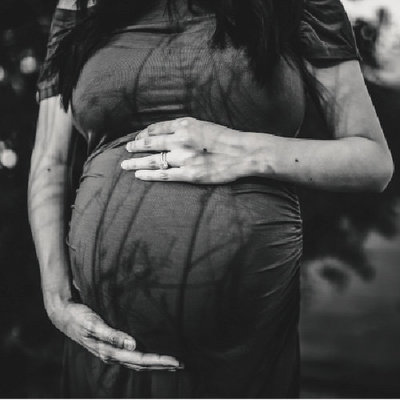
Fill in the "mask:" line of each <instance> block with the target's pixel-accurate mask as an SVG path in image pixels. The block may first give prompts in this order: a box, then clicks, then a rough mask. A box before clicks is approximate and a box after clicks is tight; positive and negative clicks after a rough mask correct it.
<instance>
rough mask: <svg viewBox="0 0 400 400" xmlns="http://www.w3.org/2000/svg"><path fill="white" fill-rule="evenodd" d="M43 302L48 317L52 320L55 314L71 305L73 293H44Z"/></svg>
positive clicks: (68, 291)
mask: <svg viewBox="0 0 400 400" xmlns="http://www.w3.org/2000/svg"><path fill="white" fill-rule="evenodd" d="M43 301H44V307H45V309H46V312H47V315H48V316H49V317H50V318H51V316H52V315H53V314H54V313H56V312H59V311H60V310H62V309H64V308H65V307H66V306H67V305H68V304H69V303H71V302H72V295H71V291H70V290H59V291H44V293H43Z"/></svg>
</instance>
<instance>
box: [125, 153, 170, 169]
mask: <svg viewBox="0 0 400 400" xmlns="http://www.w3.org/2000/svg"><path fill="white" fill-rule="evenodd" d="M162 161H163V160H162V155H161V153H159V154H154V155H152V156H147V157H140V158H131V159H129V160H125V161H122V163H121V168H122V169H124V170H127V171H129V170H136V169H150V170H152V169H160V168H161V165H162ZM168 162H169V160H168Z"/></svg>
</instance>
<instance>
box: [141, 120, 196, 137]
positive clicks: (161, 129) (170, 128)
mask: <svg viewBox="0 0 400 400" xmlns="http://www.w3.org/2000/svg"><path fill="white" fill-rule="evenodd" d="M193 121H195V119H194V118H191V117H183V118H177V119H174V120H170V121H162V122H156V123H155V124H152V125H149V126H148V127H147V133H148V135H149V136H157V135H170V134H172V133H174V132H175V131H176V130H178V129H179V128H182V127H187V126H188V125H189V124H190V123H191V122H193Z"/></svg>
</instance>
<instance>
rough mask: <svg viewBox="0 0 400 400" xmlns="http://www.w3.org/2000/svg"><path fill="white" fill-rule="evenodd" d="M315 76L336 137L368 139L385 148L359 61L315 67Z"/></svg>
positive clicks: (327, 116)
mask: <svg viewBox="0 0 400 400" xmlns="http://www.w3.org/2000/svg"><path fill="white" fill-rule="evenodd" d="M313 73H314V76H315V77H316V79H317V81H318V82H319V83H320V86H321V87H322V90H323V91H324V92H325V93H323V94H324V96H323V97H324V99H325V105H324V106H323V109H324V112H325V113H326V120H327V122H328V124H329V128H330V131H331V132H332V134H333V136H334V137H335V138H337V139H340V138H344V137H351V136H352V137H354V136H359V137H365V138H367V139H370V140H373V141H375V142H377V143H379V144H381V145H384V146H386V140H385V137H384V134H383V132H382V129H381V126H380V123H379V119H378V116H377V114H376V111H375V108H374V106H373V104H372V101H371V98H370V96H369V93H368V90H367V87H366V85H365V82H364V78H363V75H362V72H361V68H360V64H359V62H358V61H354V60H353V61H345V62H341V63H339V64H336V65H330V66H327V67H325V68H321V67H318V68H316V67H313Z"/></svg>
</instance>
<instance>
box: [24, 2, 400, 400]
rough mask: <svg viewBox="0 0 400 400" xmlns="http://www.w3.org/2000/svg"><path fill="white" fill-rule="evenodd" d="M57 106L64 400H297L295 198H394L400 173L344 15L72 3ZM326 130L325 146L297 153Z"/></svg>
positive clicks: (52, 301) (37, 215) (34, 193)
mask: <svg viewBox="0 0 400 400" xmlns="http://www.w3.org/2000/svg"><path fill="white" fill-rule="evenodd" d="M39 98H40V112H39V119H38V127H37V135H36V143H35V148H34V152H33V157H32V168H31V177H30V189H29V204H30V219H31V225H32V230H33V235H34V240H35V243H36V248H37V253H38V258H39V262H40V267H41V275H42V287H43V294H44V303H45V307H46V311H47V313H48V315H49V317H50V319H51V321H52V322H53V323H54V325H55V326H56V327H57V328H58V329H59V330H60V331H62V332H63V333H64V334H65V335H66V336H67V337H68V339H67V343H66V349H65V363H64V379H63V382H64V384H63V389H64V393H63V395H64V396H71V397H141V398H143V397H296V396H297V395H298V380H299V348H298V331H297V324H298V318H299V300H300V298H299V259H300V256H301V252H302V225H301V224H302V222H301V216H300V211H299V204H298V200H297V197H296V192H295V190H294V187H293V185H294V184H301V185H306V186H309V187H315V188H323V189H327V190H339V191H362V190H367V191H382V190H383V189H384V188H385V186H386V185H387V183H388V181H389V180H390V178H391V175H392V169H393V167H392V160H391V156H390V152H389V150H388V147H387V144H386V141H385V139H384V136H383V133H382V131H381V128H380V125H379V122H378V119H377V117H376V114H375V111H374V108H373V106H372V104H371V101H370V98H369V96H368V93H367V91H366V88H365V86H364V82H363V78H362V74H361V71H360V67H359V63H358V53H357V49H356V46H355V43H354V40H353V36H352V32H351V27H350V24H349V22H348V20H347V17H346V14H345V12H344V9H343V7H342V6H341V3H340V1H339V0H305V1H304V4H303V1H301V0H252V1H248V0H234V1H225V0H213V1H204V0H203V1H191V2H188V3H187V2H186V1H185V0H176V1H167V0H153V1H148V0H130V1H126V0H125V1H122V0H98V1H97V3H96V4H87V3H86V2H82V1H80V2H79V1H78V2H75V1H73V0H60V1H59V4H58V7H57V9H56V12H55V15H54V19H53V23H52V27H51V35H50V41H49V48H48V57H47V60H46V63H45V65H44V69H43V73H42V75H41V79H40V81H39ZM312 109H313V110H314V113H313V112H311V110H312ZM306 115H308V116H310V115H311V116H312V117H309V118H305V116H306ZM310 118H311V121H312V122H314V121H316V120H317V119H320V120H321V121H322V122H323V124H321V126H323V128H321V129H322V130H321V134H320V135H319V138H320V139H313V140H311V139H304V138H299V137H298V134H299V131H300V128H301V127H302V126H303V130H306V129H307V128H306V126H308V125H309V124H307V123H305V122H304V121H306V120H308V121H309V120H310ZM73 127H75V128H76V129H77V130H78V131H79V132H80V133H81V134H82V135H83V137H84V138H85V139H86V142H87V148H88V153H87V159H86V162H85V165H84V169H83V174H82V176H81V179H80V184H79V189H78V190H77V194H76V199H75V203H74V205H73V211H72V217H71V219H70V223H69V224H68V219H69V217H68V212H67V211H66V209H67V207H66V205H68V198H69V196H70V195H69V189H70V184H69V180H68V173H69V172H68V171H69V170H70V167H71V164H72V166H74V165H73V162H71V159H73V158H71V156H70V155H71V152H72V150H71V149H72V148H73V140H72V138H73V135H72V132H73ZM322 137H324V140H322V139H321V138H322Z"/></svg>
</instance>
